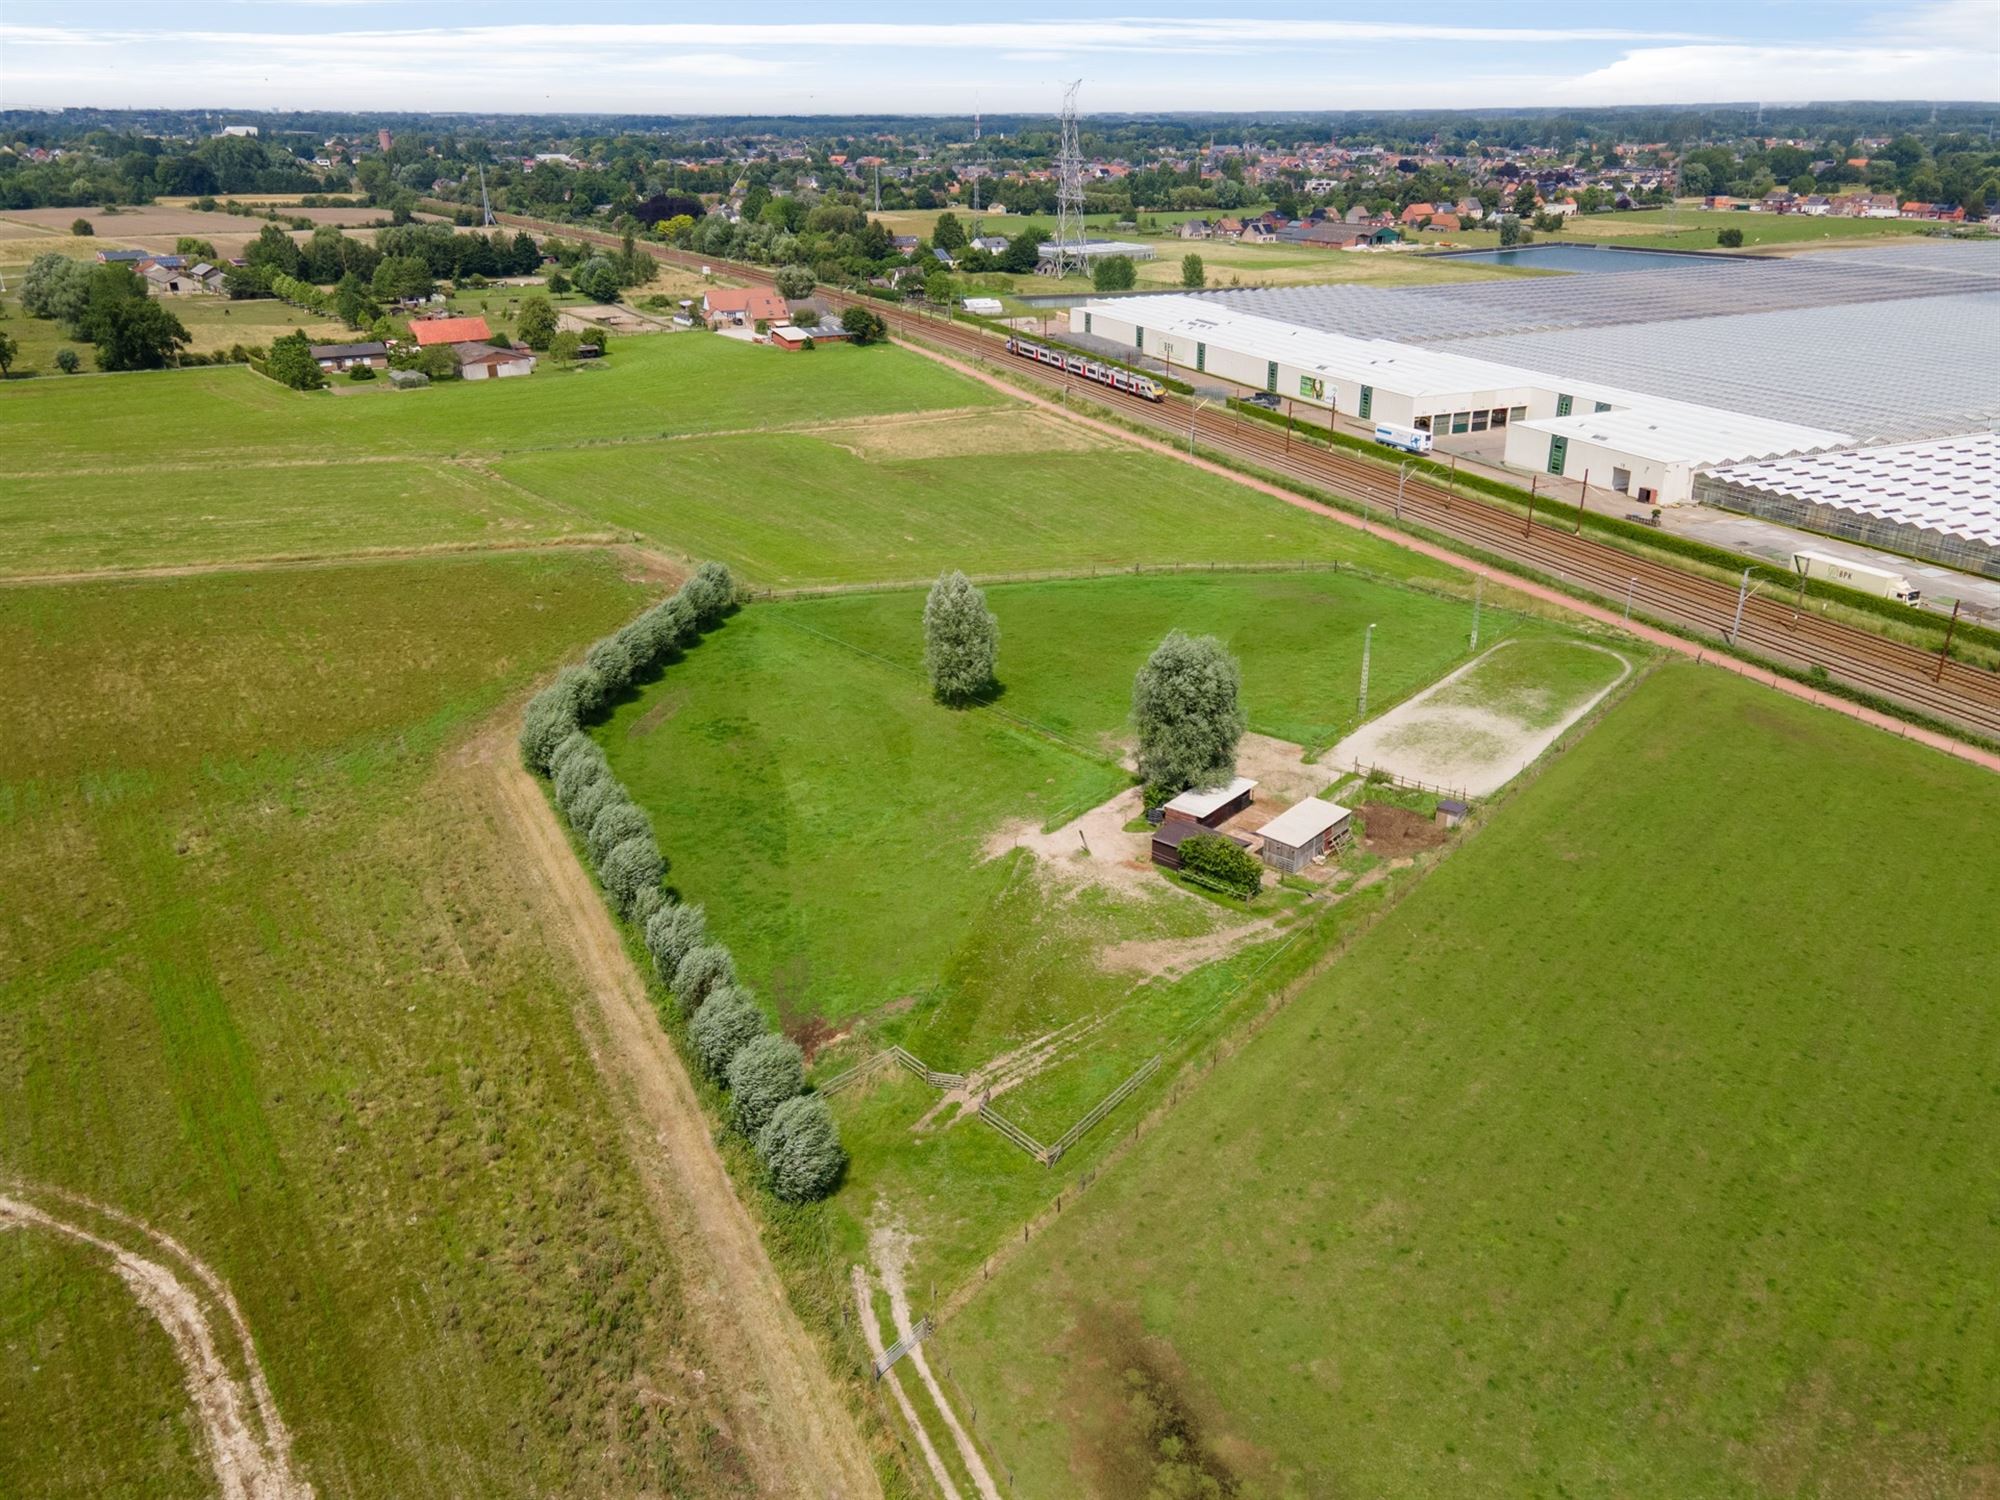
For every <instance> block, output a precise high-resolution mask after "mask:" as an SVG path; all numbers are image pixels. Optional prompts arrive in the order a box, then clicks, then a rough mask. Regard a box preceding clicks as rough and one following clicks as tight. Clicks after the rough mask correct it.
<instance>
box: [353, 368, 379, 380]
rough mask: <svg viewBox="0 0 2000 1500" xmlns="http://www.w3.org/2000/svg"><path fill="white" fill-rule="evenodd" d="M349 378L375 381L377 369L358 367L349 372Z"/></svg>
mask: <svg viewBox="0 0 2000 1500" xmlns="http://www.w3.org/2000/svg"><path fill="white" fill-rule="evenodd" d="M347 378H348V379H349V380H373V379H374V378H375V367H374V366H373V365H356V366H355V367H354V368H353V369H351V370H349V371H348V372H347Z"/></svg>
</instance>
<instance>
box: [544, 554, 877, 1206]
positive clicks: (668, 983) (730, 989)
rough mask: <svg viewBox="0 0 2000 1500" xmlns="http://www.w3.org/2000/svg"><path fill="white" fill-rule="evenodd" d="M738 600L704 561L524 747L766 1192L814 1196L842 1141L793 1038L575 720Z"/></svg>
mask: <svg viewBox="0 0 2000 1500" xmlns="http://www.w3.org/2000/svg"><path fill="white" fill-rule="evenodd" d="M735 603H736V585H735V581H734V579H732V578H731V576H730V574H729V570H728V569H727V568H725V567H724V566H723V565H722V564H720V563H704V564H703V565H702V566H701V567H700V568H698V569H697V570H696V571H695V574H694V576H693V577H692V578H690V579H689V580H688V581H687V582H686V583H685V584H683V585H682V586H681V588H680V589H679V590H678V591H677V592H676V593H675V594H674V595H673V597H672V598H670V599H668V600H667V601H666V602H665V603H663V604H660V605H658V606H656V607H655V608H653V609H651V610H648V611H647V612H646V613H645V614H643V615H641V616H640V617H639V618H638V619H637V620H634V621H633V622H632V623H631V624H629V625H627V626H625V627H624V629H622V630H620V631H618V632H616V633H615V634H613V635H608V636H606V637H604V638H603V639H602V640H600V641H598V642H597V643H596V644H595V645H593V646H592V647H591V648H590V649H589V651H587V652H586V653H585V654H584V661H583V665H582V666H577V667H569V668H566V669H565V670H564V671H563V672H562V673H560V674H559V675H558V676H557V678H556V680H555V681H554V682H553V683H551V684H550V685H549V686H548V687H546V688H544V689H543V690H542V691H541V692H540V693H538V694H537V695H536V696H535V698H534V699H533V701H532V702H530V703H529V705H528V711H527V714H526V716H525V718H524V720H523V722H522V728H521V756H522V759H523V760H524V761H525V762H526V764H527V766H528V768H529V769H530V770H532V771H535V772H537V773H539V774H541V775H543V776H546V777H548V778H549V780H550V783H551V789H552V793H553V796H554V800H555V804H556V806H557V808H558V809H559V810H560V811H561V812H562V815H563V817H564V819H565V820H566V821H567V822H568V823H569V826H570V828H571V830H572V831H573V832H574V833H575V834H576V836H577V838H578V840H579V842H580V843H581V844H582V845H583V848H584V852H585V854H586V855H587V857H588V858H589V860H590V862H591V867H592V868H593V869H594V870H595V871H596V873H597V878H598V882H599V884H600V885H601V886H602V887H603V889H604V893H605V896H606V897H607V898H608V899H609V901H610V903H611V905H612V908H613V910H614V911H615V912H616V913H617V914H618V916H619V917H621V918H622V919H624V920H625V921H627V922H629V923H631V924H632V925H633V926H634V927H635V928H637V929H638V930H639V931H640V932H641V933H642V934H643V936H644V940H645V944H646V951H647V953H648V955H649V956H650V958H651V960H652V964H653V972H654V974H655V976H656V977H657V978H658V979H659V981H660V983H661V984H662V985H663V986H664V987H665V988H666V990H667V992H668V993H669V994H671V996H672V997H673V1001H674V1003H675V1004H676V1005H677V1007H678V1008H679V1012H680V1015H681V1017H682V1019H683V1020H684V1021H685V1022H686V1026H687V1037H688V1042H689V1045H690V1047H691V1048H692V1050H693V1051H694V1053H695V1056H696V1058H697V1059H698V1060H699V1062H700V1064H701V1066H702V1068H703V1069H704V1070H705V1071H706V1072H707V1074H708V1076H709V1077H710V1078H712V1079H713V1080H714V1081H715V1082H716V1083H717V1084H718V1085H720V1086H721V1087H722V1088H724V1089H726V1090H727V1091H728V1095H729V1103H728V1114H729V1121H730V1124H731V1125H732V1126H734V1128H735V1129H736V1130H737V1131H739V1132H740V1133H741V1134H742V1135H743V1136H744V1137H745V1139H747V1140H748V1141H749V1142H750V1144H751V1147H752V1149H753V1150H754V1151H755V1152H756V1153H757V1157H758V1160H759V1161H760V1162H761V1163H762V1164H763V1167H764V1174H765V1182H766V1184H767V1185H768V1187H769V1188H770V1190H771V1192H772V1193H773V1194H774V1195H776V1196H777V1197H778V1198H780V1199H783V1200H784V1201H786V1202H788V1203H804V1202H810V1201H812V1200H814V1199H818V1198H823V1197H825V1196H826V1195H827V1194H828V1193H830V1192H832V1191H833V1189H834V1187H835V1186H836V1185H838V1183H839V1181H840V1175H841V1172H842V1170H843V1169H844V1168H845V1165H846V1160H847V1157H846V1153H845V1152H844V1151H843V1150H842V1148H841V1144H840V1131H839V1127H838V1126H837V1125H836V1123H835V1122H834V1118H833V1113H832V1111H831V1110H829V1109H828V1108H827V1104H826V1100H825V1099H824V1098H822V1097H821V1096H820V1095H818V1094H815V1093H810V1092H808V1091H807V1089H806V1083H805V1056H804V1053H803V1052H802V1051H801V1049H800V1048H799V1046H798V1044H797V1043H796V1042H793V1041H792V1040H791V1039H789V1038H788V1037H785V1036H783V1035H780V1034H778V1033H775V1032H773V1031H771V1030H770V1029H769V1028H768V1025H767V1023H766V1020H765V1016H764V1011H763V1008H762V1007H761V1006H760V1005H758V1003H757V1001H756V999H755V997H754V995H753V994H752V993H751V991H750V990H749V989H748V987H747V986H746V985H744V984H743V983H742V981H741V979H740V978H739V976H738V975H737V972H736V961H735V957H734V955H732V954H731V952H730V951H729V949H728V947H727V946H726V945H724V944H723V943H721V942H719V941H717V940H716V938H715V937H714V936H713V934H711V933H710V932H709V930H708V920H707V913H706V912H705V910H704V909H703V908H702V907H701V906H700V905H698V904H691V903H686V902H680V901H675V900H673V899H671V898H670V897H669V895H668V893H667V891H666V890H665V888H664V886H663V884H662V882H663V880H664V878H665V876H666V873H667V868H668V864H667V857H666V855H665V854H664V853H663V852H662V851H661V849H660V847H659V843H658V841H657V839H656V838H655V836H654V834H653V828H652V821H651V820H650V819H649V818H648V817H647V816H646V814H645V811H644V810H643V809H642V808H640V807H639V806H638V804H637V803H635V802H634V801H633V800H632V797H631V795H630V793H628V792H627V791H626V790H625V788H624V786H623V785H622V784H621V783H620V782H619V781H618V778H617V777H616V776H615V775H614V774H613V773H612V771H611V768H610V764H609V762H608V761H607V760H606V758H605V755H604V751H603V748H602V747H601V746H599V745H598V743H597V742H596V741H595V740H594V739H592V738H591V737H590V735H589V734H587V733H586V732H585V731H584V727H583V726H584V725H585V724H587V723H589V722H590V721H591V720H592V719H594V718H595V717H596V716H598V715H599V714H601V713H602V712H603V711H604V710H605V709H606V708H607V707H608V706H609V705H610V704H611V703H612V702H614V701H615V700H616V699H617V698H618V696H619V695H620V694H621V693H623V692H624V691H625V690H626V689H627V688H629V687H630V686H632V685H633V684H634V683H635V682H637V681H639V680H641V679H642V678H644V677H647V676H650V675H651V674H653V673H654V672H656V671H658V670H659V669H660V668H662V667H664V666H666V665H667V664H669V663H670V662H672V661H674V660H675V659H677V658H678V657H679V656H680V655H681V654H683V653H684V652H685V651H686V650H687V648H688V647H690V646H692V645H693V644H695V643H696V642H697V641H698V640H699V639H700V637H701V635H702V633H703V632H704V631H707V630H711V629H713V628H714V627H715V626H716V625H718V624H719V623H721V621H722V619H723V617H724V616H725V615H727V614H728V613H729V612H730V611H731V610H732V609H733V608H734V607H735Z"/></svg>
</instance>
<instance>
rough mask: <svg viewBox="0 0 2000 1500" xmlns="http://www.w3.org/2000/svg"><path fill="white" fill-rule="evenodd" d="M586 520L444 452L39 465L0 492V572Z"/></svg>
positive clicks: (565, 528) (212, 557)
mask: <svg viewBox="0 0 2000 1500" xmlns="http://www.w3.org/2000/svg"><path fill="white" fill-rule="evenodd" d="M100 389H101V387H100ZM79 489H86V490H90V491H95V492H96V494H95V496H94V498H93V499H92V501H91V503H89V504H79V503H78V502H77V492H78V490H79ZM586 532H589V533H597V534H603V533H604V532H605V528H604V527H603V526H601V525H598V524H596V523H594V522H593V521H591V520H590V519H589V518H588V517H584V516H579V515H577V514H576V513H575V512H573V511H570V510H568V509H566V508H564V507H562V506H559V505H554V504H551V503H549V502H548V501H545V500H542V499H541V498H539V497H538V496H535V495H530V494H528V493H526V492H525V491H523V490H521V489H519V488H518V487H516V486H513V485H509V484H506V483H505V482H503V481H500V480H496V479H495V478H493V477H492V475H490V474H488V473H485V472H482V471H479V470H477V469H473V468H469V467H466V466H463V465H458V464H453V463H451V462H448V461H432V462H424V461H412V462H408V463H393V462H384V461H376V462H350V463H328V464H300V465H292V466H276V465H266V466H262V467H245V468H237V467H233V466H231V467H220V468H181V469H162V470H160V471H158V472H155V473H152V474H148V475H145V476H143V477H140V476H131V475H118V476H115V477H114V476H108V475H90V474H86V475H69V476H56V475H38V476H31V477H27V478H23V479H20V480H17V481H16V482H15V483H13V484H11V485H9V486H8V487H7V488H6V489H5V490H0V574H10V575H14V576H17V577H19V576H28V575H32V574H36V573H61V572H76V571H83V570H87V569H94V568H119V567H154V566H162V565H172V564H181V563H212V562H232V561H239V560H245V559H253V558H278V557H328V556H335V555H341V554H353V553H358V552H366V551H369V550H371V549H387V548H410V549H417V548H425V547H478V546H504V545H508V544H510V543H521V542H533V541H546V540H551V539H555V538H559V537H565V536H575V535H577V534H579V533H586Z"/></svg>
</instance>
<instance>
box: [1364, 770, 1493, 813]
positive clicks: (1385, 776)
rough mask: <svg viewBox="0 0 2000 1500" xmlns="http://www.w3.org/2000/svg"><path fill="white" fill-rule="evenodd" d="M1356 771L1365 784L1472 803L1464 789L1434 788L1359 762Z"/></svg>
mask: <svg viewBox="0 0 2000 1500" xmlns="http://www.w3.org/2000/svg"><path fill="white" fill-rule="evenodd" d="M1354 770H1355V774H1356V775H1358V776H1359V777H1360V778H1361V779H1362V780H1363V781H1364V782H1368V781H1377V782H1381V781H1386V782H1388V783H1389V785H1390V786H1399V787H1401V788H1402V789H1403V790H1404V791H1406V792H1434V793H1436V794H1437V795H1438V796H1440V797H1455V798H1457V799H1458V800H1459V801H1460V802H1466V803H1469V802H1471V801H1472V798H1471V797H1469V796H1468V795H1467V794H1466V791H1465V788H1464V787H1460V786H1434V785H1433V784H1432V783H1430V782H1428V781H1418V780H1417V779H1416V778H1415V777H1414V776H1398V775H1397V774H1396V773H1395V772H1394V771H1391V770H1389V769H1387V768H1386V767H1384V766H1368V765H1363V764H1362V763H1361V762H1360V761H1358V760H1357V761H1356V762H1355V763H1354Z"/></svg>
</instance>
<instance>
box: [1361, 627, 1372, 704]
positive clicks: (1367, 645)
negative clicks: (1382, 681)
mask: <svg viewBox="0 0 2000 1500" xmlns="http://www.w3.org/2000/svg"><path fill="white" fill-rule="evenodd" d="M1374 645H1375V627H1374V626H1373V625H1372V624H1371V625H1370V626H1369V627H1368V630H1367V633H1366V634H1364V635H1363V636H1362V637H1361V713H1360V717H1361V718H1363V719H1365V718H1367V717H1368V658H1369V655H1370V654H1371V652H1372V651H1373V649H1374Z"/></svg>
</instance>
